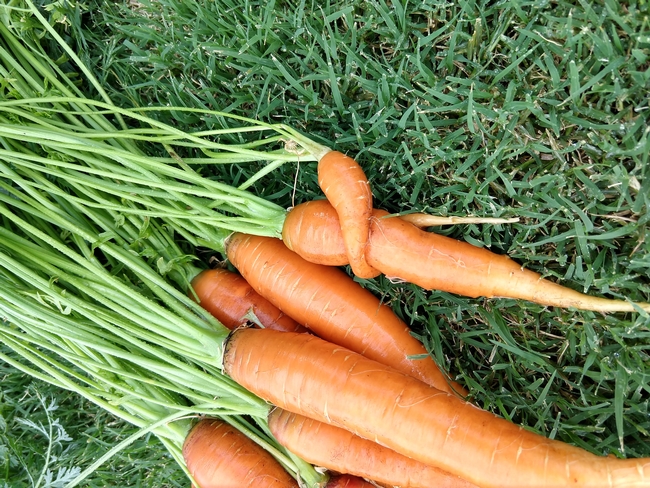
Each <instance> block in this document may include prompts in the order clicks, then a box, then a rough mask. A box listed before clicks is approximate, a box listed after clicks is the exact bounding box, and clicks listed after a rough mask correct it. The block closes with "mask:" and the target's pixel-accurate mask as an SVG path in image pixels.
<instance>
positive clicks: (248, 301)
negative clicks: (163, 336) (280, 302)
mask: <svg viewBox="0 0 650 488" xmlns="http://www.w3.org/2000/svg"><path fill="white" fill-rule="evenodd" d="M191 286H192V289H193V290H194V294H195V296H196V298H197V299H198V301H199V304H200V305H201V306H202V307H203V308H204V309H206V310H207V311H208V312H210V313H211V314H212V315H213V316H214V317H216V318H217V320H219V322H221V323H222V324H223V325H225V326H226V327H228V328H229V329H230V330H233V329H234V328H236V327H238V326H240V325H242V324H243V323H245V322H246V321H247V320H250V319H251V318H253V317H250V314H251V312H252V314H253V315H254V319H257V320H259V322H260V323H259V324H258V325H261V326H263V327H266V328H268V329H274V330H282V331H287V332H307V329H305V328H304V327H303V326H302V325H300V324H299V323H298V322H296V321H295V320H293V319H292V318H291V317H289V316H288V315H286V314H285V313H283V312H282V311H281V310H280V309H279V308H277V307H276V306H275V305H273V304H272V303H271V302H269V301H268V300H267V299H265V298H264V297H262V296H260V295H259V293H257V292H256V291H255V290H254V289H253V287H252V286H250V285H249V284H248V282H247V281H246V280H245V279H244V278H243V277H242V276H240V275H238V274H237V273H233V272H231V271H228V270H227V269H220V268H215V269H208V270H205V271H202V272H201V273H199V274H198V275H197V276H196V277H195V278H194V279H193V280H192V283H191Z"/></svg>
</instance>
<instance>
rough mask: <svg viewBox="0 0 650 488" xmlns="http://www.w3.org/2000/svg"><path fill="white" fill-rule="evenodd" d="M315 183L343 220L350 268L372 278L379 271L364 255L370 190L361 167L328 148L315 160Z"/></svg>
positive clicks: (362, 276)
mask: <svg viewBox="0 0 650 488" xmlns="http://www.w3.org/2000/svg"><path fill="white" fill-rule="evenodd" d="M318 185H319V186H320V188H321V190H323V193H325V196H326V197H327V200H328V201H329V202H330V203H331V204H332V206H333V207H334V209H335V210H336V213H337V214H338V216H339V219H340V221H341V222H342V225H341V233H342V235H343V242H344V244H345V249H346V251H347V256H348V258H349V263H350V267H351V268H352V272H353V273H354V274H355V275H356V276H358V277H360V278H374V277H375V276H377V275H378V274H379V271H377V270H376V269H373V268H372V267H371V266H369V265H368V263H367V262H366V258H365V255H364V253H365V249H366V244H367V242H368V235H369V233H370V216H371V214H372V192H371V191H370V184H369V183H368V178H366V174H365V173H364V172H363V169H361V166H359V163H357V162H356V161H355V160H354V159H352V158H351V157H349V156H346V155H345V154H343V153H340V152H338V151H330V152H328V153H326V154H325V155H324V156H323V157H322V158H321V159H320V160H319V161H318Z"/></svg>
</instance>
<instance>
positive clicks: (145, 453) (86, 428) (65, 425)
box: [0, 346, 187, 488]
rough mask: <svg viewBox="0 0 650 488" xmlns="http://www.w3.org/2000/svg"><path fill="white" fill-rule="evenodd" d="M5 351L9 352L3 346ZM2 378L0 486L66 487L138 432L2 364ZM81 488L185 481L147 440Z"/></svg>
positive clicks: (175, 486) (168, 486) (176, 486)
mask: <svg viewBox="0 0 650 488" xmlns="http://www.w3.org/2000/svg"><path fill="white" fill-rule="evenodd" d="M0 351H2V352H3V353H6V354H11V352H10V351H8V350H7V349H6V348H5V347H4V346H0ZM0 379H1V380H2V392H1V394H0V487H3V488H5V487H7V488H9V487H11V488H19V487H36V486H38V487H40V488H64V487H65V486H66V482H68V481H70V480H71V479H72V478H74V477H75V476H76V475H77V474H78V473H79V472H80V471H82V470H83V469H85V468H87V467H88V466H90V465H91V464H92V463H93V462H94V461H95V460H96V459H98V458H99V457H100V456H102V455H103V454H105V453H106V451H108V450H109V449H110V448H112V447H113V446H114V445H116V444H117V443H119V442H120V441H122V440H124V439H126V438H127V437H129V436H130V435H132V434H134V433H135V432H136V431H137V429H136V428H135V427H134V426H132V425H130V424H128V423H126V422H124V421H122V420H119V419H116V418H115V417H113V416H112V415H111V414H109V413H108V412H105V411H103V410H100V409H97V407H96V406H95V405H94V404H92V403H90V402H88V401H86V400H84V399H83V398H81V397H79V396H78V395H77V394H74V393H71V392H66V391H62V390H61V389H59V388H55V387H53V386H50V385H48V384H46V383H43V382H41V381H37V380H34V379H32V378H30V377H29V376H26V375H24V374H22V373H20V372H18V371H16V370H14V369H12V368H10V367H9V366H7V365H5V364H3V363H0ZM50 429H51V430H50ZM48 455H49V457H48ZM134 460H135V462H134ZM83 486H84V487H88V488H100V487H106V486H129V487H139V488H145V487H150V488H154V487H156V488H157V487H165V488H181V487H185V486H187V482H186V477H185V474H184V473H183V472H182V471H181V470H180V468H179V467H178V464H177V463H176V461H175V460H174V459H173V458H172V457H171V456H170V455H169V453H168V452H167V451H166V450H165V449H164V448H163V447H162V445H161V444H160V443H159V442H158V440H157V438H156V437H155V436H153V435H145V436H144V437H142V438H140V439H138V440H136V441H135V442H134V443H133V444H131V445H130V446H129V448H128V451H124V452H122V453H121V454H120V456H117V457H115V458H113V459H111V460H109V461H108V462H107V463H105V464H104V465H102V466H101V467H100V468H99V469H98V470H97V471H95V473H94V474H93V476H91V477H90V478H89V479H88V480H86V482H85V483H84V484H83Z"/></svg>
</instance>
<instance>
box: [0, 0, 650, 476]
mask: <svg viewBox="0 0 650 488" xmlns="http://www.w3.org/2000/svg"><path fill="white" fill-rule="evenodd" d="M2 3H3V4H6V3H7V2H2ZM48 3H49V2H48ZM57 5H58V6H57V7H56V8H54V9H53V10H50V15H52V16H53V19H54V17H56V20H58V23H57V26H58V30H59V32H61V33H63V34H64V35H65V37H66V40H67V42H69V44H70V45H71V46H73V47H74V49H75V50H76V51H77V52H78V53H79V54H80V56H81V57H82V59H83V60H84V62H85V63H86V64H87V65H88V66H90V67H91V68H92V70H93V72H94V73H95V75H96V76H97V77H98V78H99V79H100V81H101V83H102V85H103V86H104V88H105V90H106V91H107V92H108V94H109V96H110V97H111V98H112V99H113V101H114V102H115V103H116V104H118V105H121V106H124V107H134V108H137V107H147V106H150V105H173V106H185V107H193V108H200V109H210V110H220V111H223V112H229V113H232V114H237V115H242V116H246V117H251V118H255V119H260V120H262V121H266V122H283V123H286V124H289V125H291V126H293V127H295V128H296V129H298V130H300V131H301V132H303V133H305V134H307V135H309V136H310V137H312V138H314V139H316V140H318V141H319V142H321V143H324V144H327V145H330V146H332V147H334V148H335V149H337V150H339V151H342V152H345V153H347V154H349V155H351V156H353V157H355V158H356V159H357V161H358V162H359V163H360V164H361V166H362V167H363V168H364V170H365V171H366V174H367V175H368V177H369V179H370V182H371V185H372V190H373V195H374V198H375V206H376V207H379V208H384V209H386V210H388V211H390V212H405V211H412V210H415V211H424V212H429V213H433V214H440V215H457V216H461V215H472V216H482V217H519V218H520V222H518V223H514V224H507V225H483V224H475V225H464V226H452V227H445V228H436V229H434V231H435V232H439V233H443V234H445V235H449V236H452V237H455V238H458V239H463V240H466V241H468V242H470V243H472V244H475V245H477V246H484V247H487V248H489V249H491V250H492V251H494V252H496V253H499V254H507V255H509V256H510V257H512V258H513V259H515V260H517V261H518V262H520V263H521V264H522V265H523V266H525V267H527V268H530V269H533V270H536V271H538V272H540V273H541V274H543V275H544V276H546V277H548V278H550V279H553V280H558V281H562V283H563V284H565V285H567V286H569V287H572V288H574V289H577V290H580V291H584V292H587V293H589V294H594V295H602V296H608V297H616V298H624V299H630V300H636V301H650V228H649V225H648V224H649V221H650V217H649V213H648V207H649V205H650V169H649V168H648V155H649V154H650V138H649V134H650V130H649V129H648V127H650V123H649V122H650V120H649V119H650V117H649V115H648V113H649V110H650V108H649V106H648V89H649V88H650V23H649V21H648V18H650V15H649V14H650V12H649V10H650V7H649V6H648V4H647V2H645V1H638V2H615V1H609V0H602V1H591V2H587V1H575V2H570V1H554V2H550V1H549V2H523V1H504V2H491V1H483V2H479V1H462V2H447V3H442V2H428V1H422V2H402V1H395V2H385V1H383V0H381V1H352V2H350V1H347V2H342V1H340V2H336V1H330V2H307V1H302V2H282V1H275V2H274V1H271V2H250V1H245V0H243V1H238V0H224V1H203V2H196V1H193V0H189V1H187V0H184V1H180V0H162V1H156V2H148V1H140V2H136V1H128V2H110V3H109V2H98V1H94V0H91V1H88V2H85V3H83V4H81V3H79V4H77V3H74V2H66V3H65V5H64V3H63V2H58V3H57ZM63 14H65V16H63ZM43 42H44V44H45V45H46V46H48V45H49V44H48V40H47V38H45V39H44V41H43ZM51 49H52V53H53V55H55V54H56V55H57V56H58V55H60V52H59V51H57V50H56V49H55V47H54V46H53V45H52V46H51ZM80 86H82V87H83V89H84V90H85V91H86V92H87V93H88V94H89V95H90V96H92V97H96V94H95V93H94V92H93V89H92V87H91V86H87V85H84V84H83V83H81V84H80ZM156 117H158V118H159V120H161V121H164V122H167V123H170V124H172V125H175V126H177V127H179V128H182V129H184V130H202V129H215V128H221V127H225V126H228V125H229V124H231V122H230V121H228V120H226V119H224V118H223V117H219V116H215V115H200V114H196V113H185V112H159V113H156ZM222 137H223V140H224V141H238V140H239V139H238V138H239V137H241V136H237V135H235V136H229V135H223V136H222ZM152 150H153V149H152ZM181 156H182V157H193V156H196V154H193V153H192V152H191V151H190V150H189V149H188V152H187V154H181ZM263 164H264V163H263V162H260V163H247V164H233V165H218V166H211V167H200V168H199V169H198V170H199V171H200V172H202V174H204V175H206V176H209V177H211V178H214V179H217V180H219V181H223V182H225V183H228V184H231V185H237V184H240V183H241V182H243V181H245V180H247V179H248V177H250V176H251V175H252V174H254V173H255V172H256V171H258V170H259V169H260V168H261V167H262V166H263ZM315 168H316V166H315V163H310V162H301V163H286V164H285V165H283V166H281V167H280V168H278V169H277V170H275V171H273V172H271V173H270V174H268V175H266V176H265V177H264V178H262V179H261V180H259V181H257V182H256V183H255V184H254V185H253V186H252V187H251V188H250V190H251V191H253V192H255V193H256V194H258V195H260V196H262V197H264V198H266V199H268V200H270V201H272V202H274V203H276V204H278V205H280V206H282V207H285V208H288V207H290V206H292V205H295V204H297V203H300V202H303V201H307V200H310V199H314V198H320V197H322V193H321V191H320V189H319V188H318V185H317V181H316V170H315ZM193 251H194V252H195V253H196V254H197V255H198V256H199V257H200V259H201V260H203V261H204V262H206V263H208V262H209V261H210V259H212V258H217V259H222V256H220V255H218V254H216V253H214V252H212V251H209V250H207V249H205V248H196V249H193ZM348 271H349V270H348ZM360 281H361V283H362V284H363V285H364V286H365V287H367V288H368V289H370V290H371V291H373V292H374V293H375V294H376V295H377V296H380V297H381V298H382V299H383V300H384V302H385V303H388V304H390V306H391V307H392V308H393V309H394V310H395V311H396V313H397V314H399V315H400V316H401V317H402V318H403V319H404V320H405V321H406V322H407V323H408V324H409V325H410V326H411V328H412V330H413V332H414V334H416V335H417V336H418V337H419V338H420V339H422V340H423V342H424V343H425V345H426V346H427V348H428V349H429V350H430V352H431V354H432V355H433V357H434V358H435V359H436V361H437V362H438V364H439V365H441V366H442V367H443V368H444V369H446V370H447V371H448V372H449V374H450V375H451V377H452V378H454V379H456V380H457V381H459V382H460V383H462V384H463V385H465V386H466V387H467V388H468V389H469V391H470V392H471V400H472V401H474V402H475V403H476V404H478V405H479V406H481V407H483V408H486V409H489V410H491V411H493V412H495V413H497V414H499V415H501V416H503V417H505V418H507V419H510V420H512V421H513V422H516V423H519V424H522V425H524V426H526V427H527V428H529V429H532V430H534V431H536V432H539V433H542V434H544V435H546V436H549V437H553V438H556V439H561V440H563V441H566V442H570V443H572V444H575V445H578V446H580V447H583V448H585V449H587V450H589V451H592V452H595V453H599V454H608V453H611V454H614V455H616V456H621V457H642V456H650V447H648V446H649V445H650V444H649V443H648V429H650V420H649V418H650V417H649V416H648V414H649V409H648V403H649V397H650V381H649V379H648V378H650V376H649V375H650V363H649V357H648V350H649V349H650V317H649V316H648V314H647V313H646V314H643V313H635V314H610V315H603V314H598V313H593V312H579V311H573V310H559V309H555V308H549V307H542V306H539V305H533V304H529V303H522V302H518V301H514V300H506V299H483V298H476V299H470V298H463V297H459V296H455V295H450V294H447V293H442V292H436V291H432V292H427V291H423V290H422V289H420V288H418V287H416V286H413V285H409V284H405V283H399V282H391V281H390V280H388V279H386V278H385V277H380V278H377V279H373V280H360ZM3 374H5V375H7V376H6V379H5V381H3V387H2V390H3V397H2V399H0V401H2V403H0V406H3V407H2V408H3V409H4V408H8V409H9V410H7V411H8V412H9V411H10V412H14V410H15V409H16V408H19V406H20V405H19V402H20V399H22V398H23V397H24V395H26V394H27V395H28V397H26V398H31V399H32V400H33V407H27V406H22V407H21V408H23V409H24V412H21V413H20V415H18V414H16V413H11V414H9V415H7V414H5V413H3V411H4V410H0V414H1V415H5V416H6V417H7V418H8V419H10V420H11V419H13V418H14V416H16V415H17V416H25V415H27V412H31V411H32V410H30V409H36V410H39V411H41V413H40V414H39V415H44V414H45V413H44V411H43V409H42V408H41V407H40V406H39V405H41V403H40V400H39V401H34V399H36V400H38V397H37V396H36V393H35V392H34V390H32V389H30V388H33V387H29V386H28V384H27V383H28V382H27V381H26V379H25V378H24V377H22V376H21V375H16V374H12V372H11V370H10V369H7V370H6V372H3ZM36 388H37V391H40V392H41V393H40V395H41V396H43V397H48V395H49V396H53V397H54V398H56V399H57V403H58V404H59V405H61V406H60V408H59V410H57V411H55V412H53V413H54V414H55V416H58V417H59V418H61V422H62V425H63V427H64V428H65V429H66V431H67V432H68V433H69V434H70V436H71V437H72V438H74V439H75V441H79V440H80V439H84V442H85V439H88V440H89V441H90V440H92V442H90V444H92V446H94V447H93V448H92V449H91V450H89V448H88V446H86V445H83V443H79V442H76V443H75V444H74V447H73V448H72V449H71V450H70V451H69V454H74V456H72V455H71V456H70V457H68V459H70V460H71V462H72V461H73V460H75V464H78V465H80V464H84V463H87V462H90V460H91V458H92V457H93V456H98V455H99V453H100V452H101V449H100V448H99V447H98V446H101V445H104V447H105V449H106V450H107V449H108V448H110V446H111V445H113V444H114V443H116V442H117V439H119V438H120V436H121V435H123V433H124V432H126V431H128V429H129V427H128V426H127V425H125V424H114V421H113V420H111V419H110V417H108V416H107V415H106V414H105V413H103V412H102V411H97V410H94V408H93V406H92V405H90V404H88V403H81V404H80V400H78V399H74V398H72V397H70V396H67V395H66V394H65V393H60V392H59V391H58V390H56V389H52V388H49V387H47V386H38V387H36ZM26 392H27V393H26ZM5 404H6V405H8V407H4V405H5ZM78 411H83V412H84V415H87V417H84V420H80V418H79V417H77V416H76V414H75V412H78ZM39 418H40V417H39ZM0 419H1V417H0ZM107 426H110V428H109V427H107ZM0 427H3V424H0ZM24 429H25V425H24V424H22V423H16V422H13V421H9V422H6V426H4V430H3V429H2V428H0V454H2V455H0V482H1V480H2V478H1V476H2V474H1V473H4V474H7V475H8V484H9V486H12V487H13V486H19V484H18V483H23V482H24V483H25V484H26V486H32V485H33V484H34V483H32V484H30V483H31V482H30V481H29V480H28V477H26V475H25V473H26V472H31V474H32V476H33V477H34V479H36V478H37V477H38V474H37V473H38V472H39V471H38V469H39V466H42V460H41V459H39V457H38V456H34V455H33V452H34V450H33V449H32V448H31V447H30V444H31V442H32V439H31V438H30V437H29V436H25V435H24V434H23V431H24ZM3 436H4V437H3ZM8 438H12V439H14V440H13V441H12V442H13V444H11V445H10V446H9V447H10V449H11V451H12V452H13V453H14V454H13V456H14V457H13V458H11V456H12V455H11V454H6V453H8V452H9V451H8V450H7V449H6V447H5V448H4V450H3V445H5V446H6V444H3V442H5V443H7V442H8V441H6V439H8ZM3 453H4V454H3ZM16 453H19V454H20V453H22V456H23V459H24V465H23V464H20V463H18V464H16V462H18V461H11V459H14V458H16ZM30 453H32V454H30ZM81 454H83V456H82V455H81ZM3 456H4V457H3ZM165 456H166V455H165V452H164V449H163V448H162V446H160V447H159V448H158V447H157V445H156V444H155V438H151V440H150V441H148V443H147V444H146V445H144V446H143V444H135V445H132V446H130V447H129V448H127V449H125V450H124V451H123V452H122V453H121V454H120V455H119V457H117V458H114V459H113V460H112V461H111V462H112V464H111V465H110V466H111V468H110V469H108V468H107V467H106V466H104V467H102V468H101V470H100V471H98V472H97V473H96V474H95V475H94V478H93V481H91V482H90V483H96V484H95V485H92V484H90V485H89V486H109V485H115V479H114V478H113V477H112V476H113V475H114V474H115V473H117V472H121V473H129V475H128V476H127V477H129V476H130V474H133V473H135V474H134V475H133V477H132V478H131V477H129V479H131V480H132V481H129V484H128V486H161V485H162V484H163V483H164V484H165V486H179V485H181V484H182V483H183V481H182V479H183V474H182V472H181V471H180V470H177V471H174V466H173V463H172V462H171V461H170V459H166V458H165ZM18 457H20V456H18ZM158 459H162V460H163V461H160V463H162V464H160V463H158V462H156V460H158ZM165 459H166V461H165ZM3 460H4V469H3V465H2V464H1V463H2V462H3ZM161 466H162V468H161ZM163 480H164V481H163ZM120 485H121V486H127V485H125V484H123V483H120ZM0 486H1V485H0ZM40 486H43V485H42V484H41V485H40ZM52 486H56V485H52Z"/></svg>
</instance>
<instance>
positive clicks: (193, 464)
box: [183, 331, 298, 488]
mask: <svg viewBox="0 0 650 488" xmlns="http://www.w3.org/2000/svg"><path fill="white" fill-rule="evenodd" d="M275 332H277V331H275ZM183 458H184V459H185V463H186V464H187V469H188V470H189V472H190V474H191V475H192V477H193V478H194V480H195V481H196V482H197V483H198V487H197V488H234V487H237V488H240V487H241V488H244V487H250V488H298V483H297V482H296V481H295V480H294V479H293V478H292V477H291V475H289V473H287V472H286V471H285V469H284V468H283V467H282V465H281V464H280V463H279V462H278V461H276V460H275V458H273V456H271V454H269V453H268V451H266V450H264V449H263V448H262V447H261V446H259V445H258V444H256V443H255V442H253V441H252V440H251V439H249V438H248V437H246V436H245V435H244V434H242V433H241V432H239V431H238V430H237V429H235V428H234V427H233V426H231V425H230V424H227V423H225V422H223V421H221V420H216V419H205V420H201V421H200V422H199V423H198V424H196V425H195V426H194V428H193V429H192V430H191V431H190V433H189V434H188V436H187V438H186V439H185V442H184V444H183Z"/></svg>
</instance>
